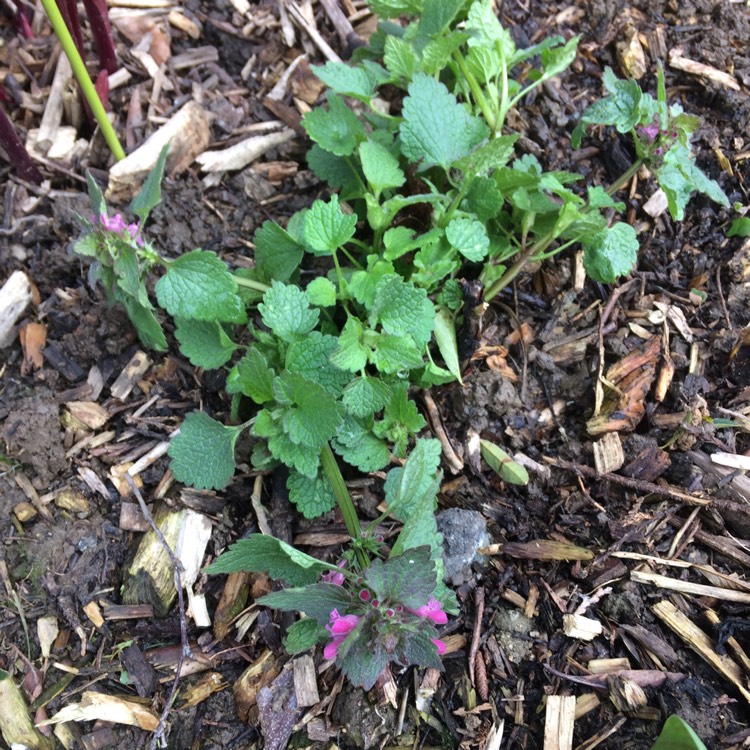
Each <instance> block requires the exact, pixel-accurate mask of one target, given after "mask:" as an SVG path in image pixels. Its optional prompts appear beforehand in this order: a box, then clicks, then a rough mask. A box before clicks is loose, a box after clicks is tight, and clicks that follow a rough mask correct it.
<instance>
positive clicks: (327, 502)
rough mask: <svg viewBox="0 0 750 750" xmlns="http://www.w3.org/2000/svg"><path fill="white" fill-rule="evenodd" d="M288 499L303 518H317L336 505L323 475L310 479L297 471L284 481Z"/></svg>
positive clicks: (329, 485) (290, 473)
mask: <svg viewBox="0 0 750 750" xmlns="http://www.w3.org/2000/svg"><path fill="white" fill-rule="evenodd" d="M286 487H287V489H288V490H289V499H290V500H291V501H292V502H293V503H294V504H295V505H296V506H297V509H298V510H299V512H300V513H302V515H303V516H304V517H305V518H317V517H318V516H322V515H323V514H324V513H328V511H329V510H332V509H333V508H334V506H335V505H336V497H335V496H334V494H333V488H332V487H331V483H330V482H329V481H328V477H326V476H325V475H324V474H320V473H319V474H318V476H317V477H315V479H310V478H309V477H306V476H305V475H304V474H300V473H299V472H298V471H291V472H289V478H288V479H287V480H286Z"/></svg>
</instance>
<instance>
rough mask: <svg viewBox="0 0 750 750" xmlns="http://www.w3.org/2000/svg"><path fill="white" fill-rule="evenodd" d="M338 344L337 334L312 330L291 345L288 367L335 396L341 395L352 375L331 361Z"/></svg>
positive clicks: (287, 360)
mask: <svg viewBox="0 0 750 750" xmlns="http://www.w3.org/2000/svg"><path fill="white" fill-rule="evenodd" d="M338 344H339V340H338V339H337V338H336V337H335V336H329V335H327V334H322V333H320V332H318V331H312V332H311V333H309V334H308V335H307V336H305V337H304V338H302V339H299V340H297V341H294V342H293V343H291V344H290V345H289V349H288V350H287V353H286V369H287V370H289V371H290V372H298V373H299V374H300V375H302V376H303V377H305V378H306V379H307V380H310V381H312V382H313V383H318V384H319V385H322V386H323V388H325V389H326V390H327V391H328V392H329V393H331V394H333V395H334V396H339V395H340V394H341V392H342V390H343V388H344V386H345V385H346V384H347V383H348V382H349V380H350V379H351V375H350V374H349V373H348V372H347V371H346V370H343V369H341V368H339V367H337V366H336V365H335V364H333V362H332V361H331V358H332V356H333V353H334V352H335V351H336V350H337V348H338Z"/></svg>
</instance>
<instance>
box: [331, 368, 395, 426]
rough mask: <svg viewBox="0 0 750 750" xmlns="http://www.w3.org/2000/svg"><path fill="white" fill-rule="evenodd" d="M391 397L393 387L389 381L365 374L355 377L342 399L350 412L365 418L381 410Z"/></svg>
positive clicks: (345, 389)
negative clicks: (385, 381)
mask: <svg viewBox="0 0 750 750" xmlns="http://www.w3.org/2000/svg"><path fill="white" fill-rule="evenodd" d="M358 369H360V368H358ZM390 398H391V388H390V386H389V385H388V384H387V383H384V382H383V381H382V380H380V379H379V378H375V377H369V376H367V375H364V376H362V377H359V378H354V380H352V381H351V382H350V383H349V385H347V386H346V388H344V395H343V397H342V399H341V401H342V403H343V404H344V408H345V409H346V410H347V412H349V414H351V415H352V416H354V417H361V418H364V417H369V416H371V415H373V414H376V413H377V412H379V411H380V410H381V409H382V408H383V407H384V406H385V405H386V404H387V403H388V401H389V400H390Z"/></svg>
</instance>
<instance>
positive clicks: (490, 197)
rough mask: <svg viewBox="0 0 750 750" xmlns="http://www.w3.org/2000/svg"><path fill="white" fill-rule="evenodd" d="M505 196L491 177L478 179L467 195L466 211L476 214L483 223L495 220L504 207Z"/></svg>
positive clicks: (474, 181) (473, 181)
mask: <svg viewBox="0 0 750 750" xmlns="http://www.w3.org/2000/svg"><path fill="white" fill-rule="evenodd" d="M503 202H504V198H503V194H502V193H501V192H500V190H499V189H498V187H497V184H496V183H495V181H494V180H493V179H491V178H490V177H476V178H475V179H474V180H472V182H471V187H470V188H469V190H468V192H467V193H466V198H465V204H464V207H465V210H466V211H469V212H471V213H473V214H476V216H477V218H478V219H480V220H481V221H485V222H486V221H489V220H490V219H494V218H495V217H496V216H497V215H498V213H499V212H500V209H501V208H502V207H503Z"/></svg>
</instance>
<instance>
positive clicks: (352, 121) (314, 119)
mask: <svg viewBox="0 0 750 750" xmlns="http://www.w3.org/2000/svg"><path fill="white" fill-rule="evenodd" d="M302 125H303V127H304V128H305V130H306V131H307V134H308V135H309V136H310V138H312V139H313V140H314V141H315V142H316V143H318V144H319V145H320V146H321V148H324V149H325V150H326V151H329V152H330V153H332V154H335V155H336V156H351V155H352V154H353V153H354V151H355V149H356V148H357V145H358V144H359V142H360V141H362V140H364V138H365V128H364V125H362V123H361V122H360V121H359V118H358V117H357V115H355V114H354V112H352V110H351V109H349V107H348V106H347V105H346V104H345V103H344V100H343V99H342V98H341V97H340V96H338V95H337V94H334V93H330V94H329V95H328V109H327V110H325V109H322V108H321V107H318V108H317V109H313V110H312V111H311V112H308V113H307V114H306V115H305V116H304V117H303V118H302Z"/></svg>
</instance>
